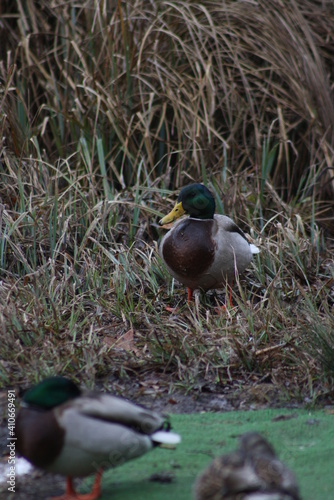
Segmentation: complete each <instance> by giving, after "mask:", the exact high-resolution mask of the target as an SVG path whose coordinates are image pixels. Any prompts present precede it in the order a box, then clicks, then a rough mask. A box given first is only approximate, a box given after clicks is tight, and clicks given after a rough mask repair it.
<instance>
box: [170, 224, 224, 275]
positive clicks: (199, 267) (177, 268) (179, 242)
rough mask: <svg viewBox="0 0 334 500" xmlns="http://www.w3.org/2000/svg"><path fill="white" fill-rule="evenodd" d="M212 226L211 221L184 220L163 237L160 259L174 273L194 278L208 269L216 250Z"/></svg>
mask: <svg viewBox="0 0 334 500" xmlns="http://www.w3.org/2000/svg"><path fill="white" fill-rule="evenodd" d="M212 225H213V220H212V221H211V220H199V219H185V220H184V221H182V222H181V223H179V224H178V225H177V226H176V227H174V228H172V229H171V230H170V231H169V233H168V234H167V235H166V236H165V239H164V242H163V246H162V257H163V259H164V261H165V262H166V264H167V265H168V266H169V267H170V268H171V269H172V270H173V271H174V272H175V273H177V274H178V275H180V276H184V277H187V278H196V276H199V275H201V274H203V273H204V272H205V271H207V269H209V268H210V266H211V265H212V263H213V261H214V257H215V250H216V244H215V242H214V241H213V239H212Z"/></svg>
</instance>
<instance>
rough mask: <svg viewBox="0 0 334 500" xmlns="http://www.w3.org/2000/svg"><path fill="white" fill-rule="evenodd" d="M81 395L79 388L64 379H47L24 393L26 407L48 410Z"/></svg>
mask: <svg viewBox="0 0 334 500" xmlns="http://www.w3.org/2000/svg"><path fill="white" fill-rule="evenodd" d="M80 395H81V391H80V389H79V387H78V386H77V385H76V384H75V383H74V382H72V381H71V380H68V379H66V378H64V377H49V378H46V379H45V380H43V381H42V382H40V383H39V384H37V385H35V387H32V388H31V389H29V391H27V392H26V393H25V395H24V396H23V402H24V404H25V405H26V406H35V407H37V408H43V409H45V410H50V409H52V408H54V407H56V406H59V405H61V404H63V403H65V402H66V401H68V400H70V399H74V398H77V397H78V396H80Z"/></svg>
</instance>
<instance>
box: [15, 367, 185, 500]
mask: <svg viewBox="0 0 334 500" xmlns="http://www.w3.org/2000/svg"><path fill="white" fill-rule="evenodd" d="M168 430H169V427H168V423H167V422H166V420H165V419H164V418H163V417H162V416H161V415H159V414H158V413H156V412H153V411H149V410H146V409H144V408H141V407H140V406H137V405H135V404H133V403H130V402H128V401H126V400H123V399H120V398H117V397H115V396H112V395H110V394H106V393H95V392H82V391H81V390H80V389H79V387H78V386H77V385H76V384H74V383H73V382H72V381H71V380H68V379H66V378H63V377H50V378H47V379H45V380H44V381H42V382H40V383H39V384H37V385H36V386H35V387H33V388H32V389H30V390H29V391H28V392H27V393H26V394H25V395H24V398H23V403H22V408H21V409H20V412H19V414H18V417H17V422H16V437H17V450H18V452H19V453H20V454H21V455H22V456H23V457H25V458H26V459H27V460H29V462H31V463H32V464H33V465H35V466H36V467H39V468H41V469H44V470H46V471H47V472H53V473H56V474H62V475H65V476H67V488H66V494H65V495H63V496H62V497H57V498H59V500H60V499H62V500H74V499H77V500H95V499H96V498H98V497H99V496H100V491H101V489H100V483H101V476H102V470H103V469H106V468H109V467H115V466H117V465H121V464H122V463H124V462H126V461H127V460H131V459H132V458H136V457H139V456H141V455H143V454H144V453H146V452H147V451H149V450H151V449H152V448H153V447H154V446H157V445H165V446H172V447H173V446H174V445H176V444H177V443H178V442H180V437H179V436H178V435H177V434H174V433H171V432H168ZM92 473H96V474H97V476H96V480H95V483H94V486H93V489H92V491H91V493H89V494H87V495H79V494H77V493H76V492H75V490H74V487H73V483H72V478H73V477H82V476H87V475H89V474H92Z"/></svg>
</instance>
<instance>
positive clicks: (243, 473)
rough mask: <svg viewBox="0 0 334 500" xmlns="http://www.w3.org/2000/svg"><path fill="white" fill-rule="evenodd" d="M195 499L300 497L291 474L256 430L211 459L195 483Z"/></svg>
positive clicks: (294, 499)
mask: <svg viewBox="0 0 334 500" xmlns="http://www.w3.org/2000/svg"><path fill="white" fill-rule="evenodd" d="M194 497H195V500H225V499H226V500H227V499H228V500H300V495H299V488H298V484H297V481H296V478H295V475H294V474H293V473H292V472H291V471H290V470H289V469H288V468H287V467H286V466H285V465H284V464H283V462H281V461H280V460H279V459H278V458H277V456H276V454H275V451H274V450H273V448H272V446H271V445H270V444H269V443H268V442H267V441H266V440H265V439H264V438H263V437H262V436H261V435H260V434H258V433H256V432H249V433H246V434H244V435H243V436H241V438H240V446H239V448H238V449H237V450H236V451H234V452H232V453H229V454H227V455H223V456H221V457H217V458H216V459H214V460H213V461H212V462H211V464H210V465H209V467H208V468H207V469H205V470H204V472H202V474H201V475H200V476H199V477H198V479H197V481H196V483H195V489H194Z"/></svg>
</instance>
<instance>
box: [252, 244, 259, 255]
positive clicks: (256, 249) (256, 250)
mask: <svg viewBox="0 0 334 500" xmlns="http://www.w3.org/2000/svg"><path fill="white" fill-rule="evenodd" d="M249 246H250V250H251V252H252V253H253V254H256V253H260V249H259V248H258V247H256V246H255V245H253V243H250V245H249Z"/></svg>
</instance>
